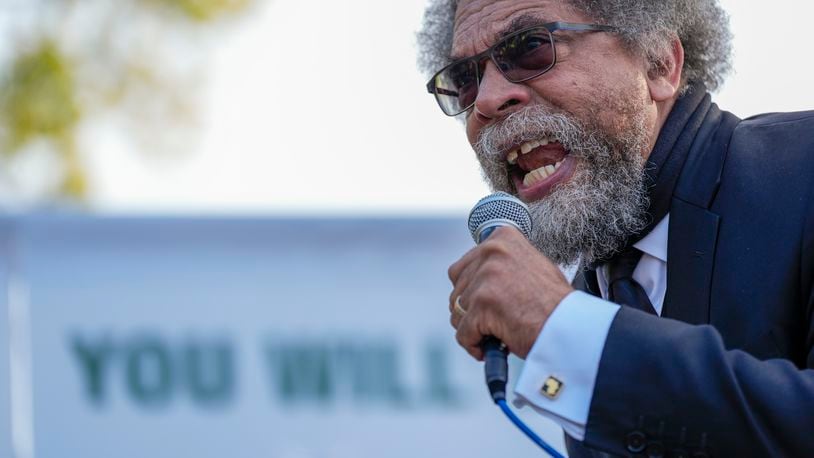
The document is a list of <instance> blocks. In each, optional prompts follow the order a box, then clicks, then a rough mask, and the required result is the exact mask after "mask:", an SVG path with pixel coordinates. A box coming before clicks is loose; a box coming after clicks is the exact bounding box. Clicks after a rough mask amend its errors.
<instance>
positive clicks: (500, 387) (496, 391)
mask: <svg viewBox="0 0 814 458" xmlns="http://www.w3.org/2000/svg"><path fill="white" fill-rule="evenodd" d="M504 225H505V224H494V225H492V226H489V227H486V228H484V229H483V231H481V233H480V235H479V236H478V244H480V243H482V242H483V241H484V240H486V239H487V238H488V237H489V236H490V235H492V232H494V231H495V229H497V228H499V227H501V226H504ZM480 345H481V349H482V350H483V363H484V373H485V375H486V386H487V387H488V388H489V394H490V395H491V396H492V400H493V401H495V404H497V403H498V402H499V401H501V400H506V385H507V384H508V383H509V363H508V357H509V350H508V348H506V345H504V344H503V342H501V341H500V340H499V339H498V338H497V337H495V336H486V337H484V338H483V341H482V342H481V344H480Z"/></svg>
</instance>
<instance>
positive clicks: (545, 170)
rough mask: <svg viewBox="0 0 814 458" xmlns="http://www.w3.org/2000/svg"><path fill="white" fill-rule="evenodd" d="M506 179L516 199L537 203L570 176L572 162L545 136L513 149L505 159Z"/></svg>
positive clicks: (557, 145)
mask: <svg viewBox="0 0 814 458" xmlns="http://www.w3.org/2000/svg"><path fill="white" fill-rule="evenodd" d="M506 161H507V162H508V163H509V175H510V177H511V180H512V183H513V184H514V187H515V189H517V193H518V195H519V196H520V198H521V199H522V200H524V201H526V202H533V201H535V200H540V199H542V198H544V197H546V196H547V195H549V194H550V193H551V192H552V191H553V189H554V187H555V186H556V185H558V184H560V183H563V182H565V181H568V179H569V178H571V175H573V173H574V168H575V162H576V161H575V159H574V158H573V157H571V156H570V155H569V151H568V150H566V149H565V147H564V146H563V145H562V144H561V143H560V142H559V141H557V140H556V139H555V138H553V137H551V136H548V137H544V138H542V139H539V140H532V141H529V142H526V143H523V144H521V145H520V146H518V147H515V148H513V149H512V150H510V151H509V152H508V154H507V155H506Z"/></svg>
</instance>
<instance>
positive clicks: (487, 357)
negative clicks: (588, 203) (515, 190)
mask: <svg viewBox="0 0 814 458" xmlns="http://www.w3.org/2000/svg"><path fill="white" fill-rule="evenodd" d="M468 225H469V232H470V233H471V234H472V239H474V240H475V243H477V244H479V245H480V243H481V242H483V241H484V240H486V239H487V238H488V237H489V236H490V235H492V232H494V231H495V229H497V228H499V227H503V226H511V227H514V228H515V229H517V230H519V231H520V232H521V233H522V234H523V235H524V236H526V238H529V236H530V235H531V214H530V213H529V207H528V206H526V204H525V203H523V202H522V201H521V200H520V199H518V198H516V197H514V196H512V195H511V194H507V193H505V192H496V193H494V194H490V195H488V196H486V197H484V198H483V199H481V200H479V201H478V203H477V204H475V206H474V207H473V208H472V211H471V212H470V213H469V220H468ZM481 348H482V349H483V360H484V371H485V373H486V386H488V387H489V394H490V395H491V396H492V400H493V401H495V403H496V404H498V403H499V401H505V400H506V384H507V383H508V381H509V364H508V362H507V357H508V355H509V351H508V349H507V348H506V345H504V344H503V342H501V341H500V340H498V339H497V338H496V337H494V336H488V337H485V338H484V339H483V341H482V342H481Z"/></svg>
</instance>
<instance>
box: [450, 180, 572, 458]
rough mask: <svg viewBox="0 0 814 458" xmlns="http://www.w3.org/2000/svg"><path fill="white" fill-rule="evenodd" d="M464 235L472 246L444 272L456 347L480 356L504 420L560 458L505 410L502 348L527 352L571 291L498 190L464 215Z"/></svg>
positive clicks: (524, 210) (527, 223)
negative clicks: (469, 234)
mask: <svg viewBox="0 0 814 458" xmlns="http://www.w3.org/2000/svg"><path fill="white" fill-rule="evenodd" d="M469 230H470V231H471V232H472V238H474V239H475V242H476V243H477V244H478V246H477V247H475V248H474V249H473V250H471V251H470V252H469V253H467V254H466V255H465V256H464V257H463V258H461V260H460V261H458V262H456V263H455V264H453V265H452V266H451V267H450V268H449V278H450V280H452V284H453V286H454V288H453V291H452V294H451V295H450V313H451V314H452V318H451V322H452V326H454V327H455V328H456V329H457V331H458V332H457V334H456V338H457V339H458V343H460V344H461V346H462V347H464V348H465V349H466V350H467V351H468V352H469V353H470V354H471V355H472V356H474V357H475V358H477V359H484V363H485V364H484V366H485V375H486V384H487V386H488V387H489V394H491V396H492V400H493V401H494V402H495V404H497V405H498V406H499V407H500V409H501V410H502V411H503V413H504V414H506V416H507V417H508V418H509V420H511V421H512V423H514V424H515V425H516V426H517V427H518V428H519V429H520V430H521V431H522V432H523V433H524V434H525V435H526V436H528V438H529V439H531V440H532V441H533V442H534V443H536V444H537V445H539V446H540V447H541V448H542V449H543V450H545V451H546V452H547V453H548V454H549V455H550V456H552V457H554V458H562V455H560V453H559V452H557V450H555V449H554V448H553V447H551V446H550V445H549V444H547V443H546V442H545V441H544V440H542V439H541V438H540V437H539V436H538V435H537V434H535V433H534V431H532V430H531V429H530V428H529V427H528V426H526V425H525V424H524V423H523V422H522V421H521V420H520V419H519V418H518V417H517V416H516V415H515V414H514V413H513V412H512V411H511V409H510V408H509V406H508V404H507V402H506V384H507V382H508V379H509V374H508V372H509V370H508V364H507V361H506V357H507V356H508V351H511V352H513V353H515V354H516V355H518V356H520V357H521V358H525V357H526V355H528V353H529V351H530V350H531V346H532V345H533V344H534V341H535V340H537V335H538V334H539V333H540V330H541V329H542V327H543V325H544V324H545V321H546V320H547V319H548V317H549V316H550V315H551V313H552V312H553V310H554V308H555V307H556V306H557V304H559V303H560V301H561V300H562V299H563V298H564V297H565V296H566V295H568V293H570V292H571V291H572V288H571V286H570V285H569V284H568V282H567V281H566V280H565V277H564V276H563V275H562V273H561V272H560V270H559V268H557V266H555V265H554V264H553V263H552V262H551V261H549V260H548V259H547V258H546V257H545V256H543V255H542V254H540V253H539V252H537V250H535V249H534V247H532V246H531V244H530V243H529V242H528V237H529V235H530V233H531V217H530V215H529V211H528V207H527V206H526V205H525V204H524V203H523V202H521V201H519V200H517V199H516V198H514V197H513V196H511V195H509V194H506V193H496V194H492V195H490V196H487V197H485V198H483V199H481V201H480V202H478V203H477V204H476V205H475V208H473V209H472V212H471V213H470V214H469ZM487 238H488V240H487ZM462 302H463V303H462ZM464 304H465V305H466V306H465V305H464ZM501 341H503V342H501Z"/></svg>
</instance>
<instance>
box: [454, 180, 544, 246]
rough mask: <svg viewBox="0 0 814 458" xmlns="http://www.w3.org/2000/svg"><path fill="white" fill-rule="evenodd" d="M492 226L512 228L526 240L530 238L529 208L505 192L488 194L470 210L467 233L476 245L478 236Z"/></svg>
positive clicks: (478, 240) (478, 239)
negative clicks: (518, 231)
mask: <svg viewBox="0 0 814 458" xmlns="http://www.w3.org/2000/svg"><path fill="white" fill-rule="evenodd" d="M493 226H514V227H516V228H517V229H518V230H520V232H522V233H523V235H524V236H525V237H526V238H529V237H530V236H531V214H529V207H527V206H526V204H525V203H523V202H522V201H521V200H520V199H518V198H516V197H514V196H513V195H511V194H507V193H505V192H496V193H494V194H490V195H488V196H486V197H484V198H483V199H481V200H480V201H478V203H477V204H475V206H474V207H473V208H472V211H471V212H470V213H469V232H470V233H471V234H472V238H473V239H474V240H475V242H476V243H480V241H481V240H480V234H481V233H482V232H483V231H484V229H486V228H489V227H493Z"/></svg>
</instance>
